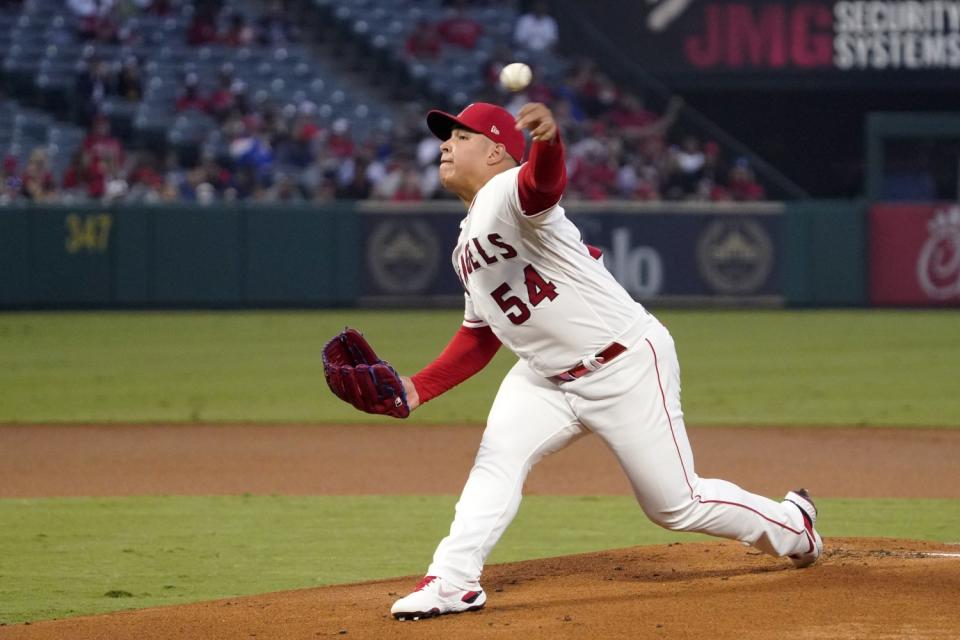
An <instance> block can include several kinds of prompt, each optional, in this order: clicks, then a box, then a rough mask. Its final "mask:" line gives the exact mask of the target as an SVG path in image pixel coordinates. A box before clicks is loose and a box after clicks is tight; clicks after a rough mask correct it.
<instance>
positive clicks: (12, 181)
mask: <svg viewBox="0 0 960 640" xmlns="http://www.w3.org/2000/svg"><path fill="white" fill-rule="evenodd" d="M17 162H18V160H17V156H14V155H7V156H6V157H5V158H4V159H3V174H2V175H0V180H2V181H3V182H2V184H0V202H10V201H11V200H16V199H17V196H19V195H20V176H19V174H18V172H17Z"/></svg>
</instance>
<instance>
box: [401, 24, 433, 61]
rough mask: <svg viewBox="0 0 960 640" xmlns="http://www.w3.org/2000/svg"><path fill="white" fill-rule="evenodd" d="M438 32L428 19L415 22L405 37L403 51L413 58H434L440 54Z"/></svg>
mask: <svg viewBox="0 0 960 640" xmlns="http://www.w3.org/2000/svg"><path fill="white" fill-rule="evenodd" d="M440 44H441V40H440V34H439V33H438V32H437V28H436V27H435V26H433V24H431V23H430V21H429V20H426V19H423V20H420V22H418V23H417V25H416V26H415V27H414V28H413V31H411V32H410V35H409V36H408V37H407V43H406V45H404V51H405V52H406V53H407V55H408V56H412V57H414V58H436V57H437V56H439V55H440Z"/></svg>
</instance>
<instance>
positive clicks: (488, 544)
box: [427, 320, 808, 590]
mask: <svg viewBox="0 0 960 640" xmlns="http://www.w3.org/2000/svg"><path fill="white" fill-rule="evenodd" d="M640 325H642V326H640V327H638V329H637V330H636V331H635V332H634V333H635V334H636V335H633V336H630V335H628V336H626V337H625V338H624V339H621V340H619V341H620V342H621V343H622V344H625V345H627V347H628V348H627V351H625V352H624V353H623V354H621V355H620V356H618V357H617V358H615V359H613V360H612V361H611V362H609V363H608V364H606V365H604V366H603V367H601V368H600V369H599V370H597V371H594V372H592V373H590V374H587V375H585V376H583V377H581V378H578V379H577V380H573V381H570V382H562V383H554V382H552V381H550V380H547V379H545V378H543V377H541V376H539V375H537V374H536V373H534V372H533V371H531V370H530V368H529V367H528V366H527V365H526V363H525V362H524V361H522V360H521V361H520V362H518V363H517V364H516V365H515V366H514V367H513V368H512V369H511V370H510V372H509V373H508V374H507V376H506V377H505V378H504V380H503V382H502V383H501V385H500V390H499V391H498V392H497V397H496V400H495V401H494V403H493V407H492V408H491V410H490V416H489V419H488V421H487V427H486V430H485V431H484V434H483V439H482V441H481V443H480V450H479V451H478V453H477V458H476V461H475V463H474V466H473V469H472V470H471V471H470V476H469V478H468V479H467V483H466V486H465V487H464V489H463V493H462V494H461V496H460V500H459V502H458V503H457V506H456V515H455V518H454V521H453V524H452V525H451V527H450V534H449V535H448V536H447V537H446V538H444V539H443V540H442V541H441V542H440V545H439V547H438V548H437V550H436V552H435V554H434V557H433V563H432V564H431V565H430V568H429V570H428V571H427V575H436V576H442V577H443V578H444V579H446V580H449V581H450V582H451V583H452V584H454V585H456V586H458V587H460V588H462V589H469V590H472V589H476V588H477V585H478V584H479V579H480V574H481V572H482V570H483V565H484V562H485V560H486V558H487V556H488V555H489V554H490V552H491V551H492V550H493V547H494V545H496V543H497V541H498V540H499V539H500V536H501V535H503V532H504V531H505V530H506V528H507V526H508V525H509V524H510V522H511V521H512V520H513V518H514V516H515V515H516V513H517V510H518V509H519V507H520V499H521V494H522V490H523V483H524V481H525V479H526V477H527V474H528V473H529V472H530V469H531V468H532V467H533V465H535V464H536V463H537V462H538V461H539V460H541V459H542V458H543V457H544V456H547V455H549V454H551V453H553V452H555V451H559V450H560V449H562V448H564V447H565V446H567V445H568V444H570V443H571V442H574V441H575V440H577V439H578V438H580V437H582V436H583V435H586V434H587V433H588V432H590V431H592V432H594V433H596V434H597V435H599V436H600V437H601V438H603V440H604V441H605V442H606V443H607V445H608V446H609V447H610V449H611V450H612V451H613V453H614V454H615V455H616V457H617V460H618V461H619V462H620V465H621V466H622V467H623V470H624V471H625V472H626V474H627V476H628V478H629V480H630V483H631V485H632V486H633V490H634V493H635V495H636V498H637V502H638V503H639V504H640V507H641V508H642V509H643V511H644V513H646V515H647V517H649V518H650V519H651V520H653V521H654V522H656V523H657V524H659V525H660V526H662V527H665V528H667V529H671V530H674V531H697V532H701V533H707V534H711V535H715V536H721V537H724V538H731V539H735V540H740V541H742V542H745V543H747V544H750V545H752V546H754V547H756V548H757V549H760V550H762V551H765V552H766V553H769V554H771V555H775V556H786V555H791V554H794V553H800V552H804V551H806V550H807V548H808V541H807V537H806V535H805V534H804V525H803V519H802V516H801V514H800V510H799V509H798V508H797V507H796V506H794V505H793V504H791V503H789V502H775V501H773V500H770V499H768V498H765V497H763V496H758V495H754V494H752V493H749V492H747V491H744V490H743V489H741V488H740V487H738V486H736V485H735V484H733V483H730V482H726V481H724V480H711V479H707V478H700V477H699V476H697V474H696V472H695V471H694V465H693V453H692V451H691V449H690V443H689V441H688V439H687V434H686V429H685V427H684V424H683V411H682V410H681V408H680V366H679V363H678V361H677V353H676V348H675V346H674V342H673V338H672V337H671V336H670V333H669V332H668V331H667V329H666V328H665V327H664V326H663V325H662V324H660V323H659V322H658V321H656V320H653V321H652V322H649V323H640Z"/></svg>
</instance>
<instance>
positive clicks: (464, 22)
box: [437, 0, 483, 49]
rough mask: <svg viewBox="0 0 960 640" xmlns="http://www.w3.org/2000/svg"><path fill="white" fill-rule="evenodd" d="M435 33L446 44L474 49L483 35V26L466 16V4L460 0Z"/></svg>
mask: <svg viewBox="0 0 960 640" xmlns="http://www.w3.org/2000/svg"><path fill="white" fill-rule="evenodd" d="M437 33H439V34H440V37H441V38H442V39H443V41H444V42H446V43H447V44H452V45H455V46H458V47H461V48H463V49H474V48H476V46H477V40H479V39H480V36H482V35H483V25H482V24H480V23H479V22H477V21H476V20H474V19H473V18H471V17H470V16H469V15H467V3H466V2H465V1H464V0H460V1H459V2H457V3H456V4H455V5H454V6H453V8H451V9H450V12H449V15H448V16H447V17H446V18H444V19H443V20H441V21H440V23H439V24H438V25H437Z"/></svg>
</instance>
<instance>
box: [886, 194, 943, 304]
mask: <svg viewBox="0 0 960 640" xmlns="http://www.w3.org/2000/svg"><path fill="white" fill-rule="evenodd" d="M870 300H871V301H872V302H874V303H876V304H897V305H933V304H936V305H948V306H960V205H931V204H920V205H913V204H908V205H877V206H875V207H873V209H871V210H870Z"/></svg>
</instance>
